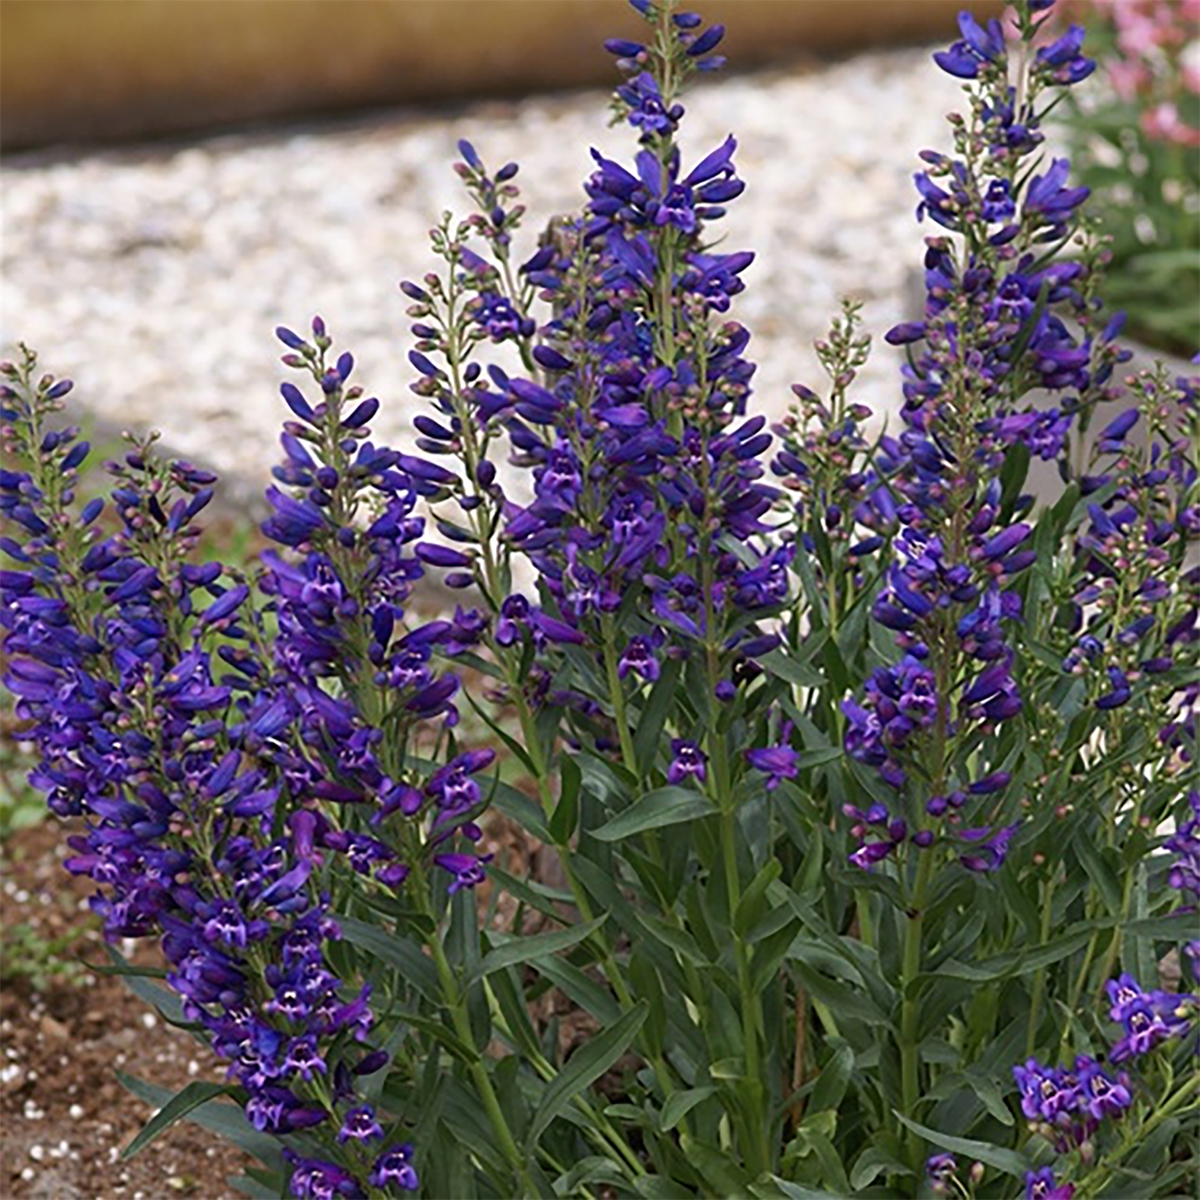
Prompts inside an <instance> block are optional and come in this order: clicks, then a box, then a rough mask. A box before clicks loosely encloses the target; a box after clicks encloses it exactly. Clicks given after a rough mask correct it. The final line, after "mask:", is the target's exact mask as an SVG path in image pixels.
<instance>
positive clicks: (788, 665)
mask: <svg viewBox="0 0 1200 1200" xmlns="http://www.w3.org/2000/svg"><path fill="white" fill-rule="evenodd" d="M755 662H757V663H759V664H760V665H761V666H763V667H765V668H766V669H767V671H768V672H769V673H770V674H772V675H774V676H775V677H776V678H777V679H783V680H785V681H786V682H788V683H791V684H794V685H795V686H796V687H808V688H819V687H824V686H825V676H824V675H822V674H821V673H820V672H819V671H815V670H813V668H812V667H810V666H807V665H806V664H804V663H802V662H797V661H796V659H794V658H792V657H790V656H789V655H787V654H784V652H783V651H782V650H772V651H770V653H768V654H762V655H759V657H758V658H757V659H755Z"/></svg>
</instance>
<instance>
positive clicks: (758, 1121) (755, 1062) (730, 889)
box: [721, 807, 771, 1176]
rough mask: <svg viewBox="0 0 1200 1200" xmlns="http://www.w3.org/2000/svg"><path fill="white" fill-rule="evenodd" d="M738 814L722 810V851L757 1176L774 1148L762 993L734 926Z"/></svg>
mask: <svg viewBox="0 0 1200 1200" xmlns="http://www.w3.org/2000/svg"><path fill="white" fill-rule="evenodd" d="M736 833H737V815H736V813H735V812H734V810H733V809H732V808H730V807H725V808H724V809H723V811H722V813H721V855H722V859H723V863H724V871H725V889H726V894H727V896H728V898H729V924H730V928H731V932H732V934H733V950H734V957H735V960H736V962H737V980H738V996H739V999H740V1001H741V1010H742V1041H743V1042H744V1043H745V1049H746V1081H747V1088H746V1092H747V1100H748V1101H750V1103H748V1104H747V1108H748V1110H749V1111H747V1112H746V1113H745V1121H744V1131H743V1136H744V1139H745V1143H746V1144H745V1155H746V1165H747V1167H748V1168H749V1169H750V1171H751V1173H752V1174H753V1175H755V1176H758V1175H761V1174H763V1173H765V1172H767V1171H769V1170H770V1169H771V1150H770V1145H769V1142H768V1137H767V1133H768V1125H769V1121H768V1117H767V1114H766V1112H764V1106H763V1099H764V1097H765V1096H766V1092H767V1089H766V1085H765V1083H764V1081H763V1070H762V1062H761V1057H760V1052H759V1036H760V1029H761V1026H762V1009H761V1005H760V1003H759V997H758V996H757V995H756V994H755V992H754V987H753V983H752V981H751V978H750V953H749V950H748V949H747V947H746V943H745V940H744V939H743V938H742V936H741V934H739V933H738V932H737V930H736V929H735V928H734V927H733V926H734V914H735V913H736V912H737V910H738V905H739V903H740V902H741V898H742V887H741V880H740V878H739V876H738V865H737V841H736Z"/></svg>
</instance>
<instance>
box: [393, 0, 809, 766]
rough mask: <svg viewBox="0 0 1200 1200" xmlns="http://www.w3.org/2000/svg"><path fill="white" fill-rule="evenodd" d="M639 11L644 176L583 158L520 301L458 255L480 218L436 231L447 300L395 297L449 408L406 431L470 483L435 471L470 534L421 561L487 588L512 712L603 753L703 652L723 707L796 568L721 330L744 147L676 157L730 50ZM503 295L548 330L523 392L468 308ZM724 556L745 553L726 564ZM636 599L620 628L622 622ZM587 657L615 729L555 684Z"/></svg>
mask: <svg viewBox="0 0 1200 1200" xmlns="http://www.w3.org/2000/svg"><path fill="white" fill-rule="evenodd" d="M635 7H636V8H638V11H639V12H641V13H642V15H644V16H645V17H646V18H647V20H649V21H651V22H652V23H654V24H655V25H656V26H661V27H662V29H663V30H665V31H666V33H665V35H664V36H663V37H658V38H656V40H655V43H654V45H653V46H652V47H650V48H647V47H646V46H642V45H641V44H640V43H630V42H613V43H610V44H609V49H610V50H612V51H613V52H614V53H616V54H617V55H618V60H619V65H620V66H621V67H622V69H623V70H624V71H625V72H626V74H627V76H628V79H627V81H626V82H625V83H623V84H622V85H621V87H620V88H619V89H618V92H617V99H616V103H617V108H618V111H619V113H620V115H621V117H622V119H625V120H627V121H628V123H629V124H630V125H631V126H633V127H634V128H635V129H636V130H638V132H639V134H640V141H641V149H640V150H639V151H638V152H637V154H636V156H635V159H634V162H633V163H632V164H630V166H628V167H626V166H624V165H622V164H621V163H618V162H616V161H614V160H611V159H608V158H605V157H603V156H601V155H599V154H594V156H593V157H594V158H595V161H596V170H595V171H594V172H593V174H592V176H591V178H590V179H589V180H588V182H587V184H586V192H587V196H588V202H587V206H586V211H585V213H584V215H583V217H582V218H581V219H578V220H575V219H563V220H561V221H559V222H556V224H555V225H554V226H553V227H552V228H551V229H550V230H549V231H548V233H547V235H546V236H545V237H544V238H543V239H542V244H541V247H540V248H539V250H538V251H537V252H536V253H535V254H534V255H533V257H532V258H530V259H528V260H527V261H526V262H525V263H524V264H522V265H521V266H520V267H519V269H518V271H517V273H516V278H517V279H519V280H521V283H520V284H519V285H518V284H517V283H516V280H514V278H513V276H512V274H511V272H509V271H508V268H507V247H505V248H504V254H503V255H501V253H500V252H499V250H498V249H497V247H496V245H495V239H494V238H490V237H489V241H490V243H491V252H492V256H493V259H494V261H493V262H492V263H488V262H487V261H486V260H485V259H483V258H482V257H480V256H479V255H477V254H475V252H474V251H472V250H471V249H470V248H469V247H468V246H467V245H466V244H465V243H466V241H467V240H468V239H469V237H470V236H471V234H472V232H473V231H476V230H479V229H481V228H483V222H484V217H486V214H480V215H478V216H477V217H476V218H473V219H472V220H469V221H467V222H464V223H462V224H461V225H459V226H457V227H455V229H454V230H451V229H450V227H449V226H448V225H446V226H444V227H443V228H441V229H440V230H437V231H435V233H434V248H435V250H436V251H437V252H438V253H440V254H441V255H442V256H443V257H444V258H445V259H446V261H447V263H448V266H449V274H448V277H447V278H446V279H444V280H443V279H441V278H439V277H438V276H436V275H431V276H428V277H426V279H425V280H424V281H423V282H422V284H421V285H419V286H418V285H417V284H415V283H408V284H405V285H404V290H405V292H406V294H407V295H408V296H409V297H410V298H411V299H413V300H414V301H415V302H416V303H415V304H414V306H413V307H412V308H411V309H410V312H411V313H412V315H413V316H414V317H416V318H417V319H418V321H419V323H418V324H417V325H414V326H413V332H414V333H415V334H416V335H417V337H418V339H419V341H418V348H417V349H416V350H415V351H414V352H413V354H412V356H411V361H412V362H413V365H414V366H415V367H416V369H417V370H418V372H419V373H420V375H421V379H420V380H419V382H418V383H417V385H416V390H417V391H418V392H419V393H420V394H421V395H424V396H428V397H430V398H431V399H433V401H434V403H435V405H436V406H437V408H438V409H439V411H440V416H439V419H438V420H436V421H435V420H431V419H430V418H426V417H420V418H418V419H417V426H418V429H419V430H420V432H421V434H422V435H423V437H422V439H421V441H420V442H419V444H420V445H421V447H422V449H423V450H425V451H426V452H429V453H433V454H439V455H453V456H455V457H457V458H458V459H460V461H461V464H462V471H461V474H455V473H454V472H453V471H452V470H446V469H445V468H442V467H441V466H440V464H438V465H435V464H434V463H428V464H427V465H426V467H425V468H424V472H425V473H424V475H423V477H425V478H430V479H436V480H437V482H438V483H439V484H440V485H443V486H444V487H445V498H449V497H450V496H453V498H454V501H455V503H457V505H458V507H459V509H460V510H461V511H462V513H463V514H465V517H466V521H467V525H466V526H465V527H464V525H463V524H462V523H461V521H460V522H457V523H456V522H451V521H450V520H449V519H448V518H447V519H443V518H441V517H440V516H439V518H438V520H437V530H438V532H439V533H440V534H441V535H442V537H443V538H444V539H445V540H444V541H443V542H441V543H437V544H435V543H433V542H422V543H421V545H420V546H418V548H417V553H418V556H419V557H420V558H421V559H422V560H423V561H424V562H425V563H427V564H430V565H434V566H438V567H444V568H446V569H447V570H448V572H449V573H448V574H447V576H446V582H447V583H448V584H449V585H450V586H455V587H458V586H469V585H471V584H477V585H478V586H479V587H480V589H481V590H482V591H483V592H484V594H485V595H487V596H488V597H489V598H490V600H491V602H492V605H493V608H494V609H496V610H498V619H496V620H495V621H494V622H489V621H487V620H485V621H484V622H483V624H482V625H481V627H480V629H479V631H478V638H477V641H478V642H479V644H481V645H486V646H488V647H490V649H491V650H492V651H493V652H494V653H495V654H496V655H497V656H498V657H499V658H500V660H501V662H502V663H505V664H507V667H506V670H505V675H506V683H507V687H508V692H509V695H510V696H511V697H513V698H514V699H515V700H516V702H517V703H518V705H519V706H523V707H524V708H526V709H527V710H529V711H530V712H532V711H533V710H536V709H538V708H542V707H545V706H547V705H551V706H555V705H557V706H562V707H566V708H568V709H570V710H571V711H572V713H573V719H575V720H576V722H577V723H580V722H582V723H585V724H588V723H590V725H591V727H592V731H591V735H590V736H591V737H592V738H594V739H595V740H596V742H597V744H603V745H621V746H627V744H628V741H629V730H628V728H626V727H625V722H624V718H623V717H622V716H621V711H622V710H623V709H624V706H625V703H626V700H627V698H628V696H629V695H630V694H631V693H633V692H636V690H637V689H638V688H640V687H641V686H642V685H645V684H653V683H654V682H655V681H656V680H657V679H658V678H659V676H660V674H661V672H662V670H663V666H664V664H665V663H667V662H671V661H684V660H687V659H688V658H690V657H694V656H696V655H698V654H701V653H702V654H703V655H704V656H705V661H706V662H707V664H708V666H709V668H710V675H711V676H712V677H711V679H710V681H709V686H710V687H711V688H712V689H713V693H714V695H715V696H716V697H717V698H719V699H729V698H730V697H732V696H733V695H734V694H736V690H737V685H736V683H735V676H737V677H738V678H748V677H749V676H751V675H752V674H753V671H754V666H753V663H754V660H755V659H756V658H757V657H758V656H760V655H762V654H763V653H766V652H768V651H770V650H771V649H773V648H774V647H776V646H777V645H778V638H777V637H775V636H774V635H773V634H771V633H769V632H764V631H763V630H761V629H758V628H756V627H755V626H754V625H753V624H750V623H748V622H747V621H746V616H747V614H750V615H759V614H761V616H762V617H764V618H765V617H769V616H770V615H771V614H772V612H774V611H776V610H777V608H778V606H779V605H780V603H781V602H782V601H783V600H784V598H785V596H786V594H787V590H788V573H787V566H788V563H789V561H790V560H791V557H792V554H793V550H792V547H791V546H790V545H788V544H786V543H784V544H772V543H770V542H769V541H768V540H767V539H768V535H769V533H770V529H771V527H770V524H769V522H768V521H767V519H766V518H767V517H768V514H769V512H770V509H771V507H772V504H773V503H774V501H775V500H776V498H777V496H778V494H779V493H778V490H777V489H775V488H773V487H771V486H770V485H769V484H767V483H766V482H765V480H764V474H765V472H764V468H763V466H762V463H761V458H762V456H763V454H764V452H765V451H766V449H767V447H768V446H769V444H770V442H771V435H770V434H769V433H768V432H766V431H765V429H764V425H765V422H764V421H763V419H762V418H761V417H759V418H752V419H749V420H746V419H744V412H745V404H746V398H747V396H748V394H749V381H750V377H751V375H752V373H753V370H754V368H753V365H752V364H751V363H749V362H748V361H747V360H746V359H745V357H744V351H745V348H746V345H747V342H748V340H749V334H748V333H747V331H746V330H745V329H744V328H743V327H742V326H741V325H739V324H737V323H736V322H733V321H725V322H724V323H722V324H721V325H719V326H716V325H715V324H714V322H713V319H712V315H713V314H714V313H717V314H720V313H724V312H725V311H726V310H727V309H728V307H729V302H730V299H731V297H733V296H735V295H737V294H738V293H739V292H740V291H741V290H742V286H743V285H742V281H741V279H740V275H741V273H742V271H744V270H745V268H746V267H747V266H748V265H749V263H750V261H751V259H752V255H750V254H742V253H728V254H716V253H713V252H712V251H711V250H710V249H709V248H708V245H709V241H710V238H711V234H710V233H709V232H708V231H709V227H710V226H711V224H712V223H713V222H715V221H717V220H719V219H720V217H721V216H722V215H723V213H724V211H725V210H724V205H725V204H726V203H728V202H729V201H731V200H733V199H735V198H736V197H737V196H738V195H739V194H740V193H741V191H742V189H743V186H744V185H743V184H742V182H741V181H740V180H739V179H738V178H737V175H736V172H735V167H734V162H733V156H734V152H735V149H736V143H735V142H734V140H733V138H728V139H727V140H726V141H725V142H724V143H722V144H721V145H720V146H718V147H717V148H716V149H715V150H713V151H712V152H711V153H710V154H708V155H706V156H705V157H703V158H701V159H700V161H699V162H697V163H695V165H692V166H690V167H689V168H687V169H685V168H684V167H683V165H682V159H681V154H680V151H679V148H678V147H677V145H676V144H675V142H674V133H675V130H676V128H677V126H678V124H679V122H680V120H681V118H682V116H683V107H682V105H680V104H679V103H678V101H677V98H676V97H677V93H678V88H679V86H680V84H681V82H682V80H683V79H685V78H686V76H687V75H688V73H689V72H691V71H692V70H696V69H699V70H710V69H713V68H714V67H716V66H718V65H719V62H718V60H717V59H716V58H715V57H713V56H712V55H710V54H709V51H711V50H712V48H713V47H714V46H715V45H716V44H717V42H718V41H719V40H720V37H721V32H722V31H721V28H720V27H719V26H713V27H711V28H709V29H707V30H705V29H701V28H700V24H701V23H700V19H699V17H697V16H696V15H695V14H692V13H686V12H670V13H664V12H660V11H658V9H657V8H656V7H655V6H653V5H650V4H644V5H635ZM648 66H649V67H652V68H653V69H652V70H647V67H648ZM461 149H462V150H463V154H464V157H465V158H466V160H467V162H466V165H465V167H464V168H463V171H464V174H466V175H467V177H468V178H469V180H470V181H471V182H472V185H473V186H474V187H475V189H476V191H477V192H478V193H479V196H477V198H479V197H481V196H483V194H484V192H485V191H487V187H488V186H490V185H488V184H487V181H488V180H489V179H490V177H489V176H488V175H487V173H486V168H485V167H484V166H483V163H482V160H481V159H480V157H479V155H478V153H477V152H476V151H475V150H474V148H473V147H470V146H467V145H464V146H463V147H461ZM511 174H512V172H511V171H510V170H509V168H505V169H504V171H501V172H498V173H497V176H496V179H497V180H499V178H500V176H501V175H503V176H505V178H506V179H507V178H511ZM488 194H489V195H490V193H488ZM493 223H494V222H493ZM493 287H499V288H500V289H501V290H500V292H499V293H498V295H500V296H502V297H503V299H504V302H505V303H506V304H509V305H511V306H512V308H513V310H514V311H516V312H518V313H521V314H524V313H527V312H528V311H529V310H530V304H531V302H532V301H533V300H534V299H535V298H536V297H540V298H542V299H545V300H548V301H550V302H551V303H552V305H553V317H552V319H551V320H549V321H548V322H546V323H544V324H542V325H540V326H527V325H524V324H521V325H519V327H518V328H517V329H516V334H515V336H517V338H518V340H520V342H521V345H520V350H521V354H522V361H523V365H524V367H525V368H526V372H525V373H524V374H523V375H521V376H516V375H513V374H510V373H509V372H508V371H506V370H503V369H501V368H500V367H499V366H498V365H492V366H490V367H488V368H487V369H486V370H485V369H484V368H483V367H482V366H481V364H480V363H479V362H477V361H474V357H473V356H474V352H475V347H476V344H477V342H478V337H477V336H476V335H475V334H474V333H473V332H472V329H471V328H470V327H468V326H467V325H466V324H464V320H463V318H462V316H461V315H460V313H461V312H462V311H463V306H462V303H461V300H460V297H461V296H463V295H464V294H465V293H467V292H475V293H477V295H480V296H483V295H487V294H489V293H486V289H489V288H493ZM465 311H466V312H467V313H468V314H470V315H472V316H473V319H474V321H475V322H478V321H479V320H480V319H481V316H480V314H481V313H484V312H487V313H491V312H494V311H496V303H494V302H493V301H492V300H488V301H487V303H486V304H481V303H478V302H476V301H472V302H470V304H468V305H467V308H466V310H465ZM489 336H491V334H490V333H489ZM500 438H505V439H507V442H508V444H509V446H510V447H511V451H512V456H511V459H510V462H511V463H512V464H514V465H515V466H517V467H519V468H521V469H522V470H523V471H524V472H525V477H526V480H527V481H528V491H527V493H526V495H525V496H523V495H521V493H520V492H519V490H517V489H513V490H511V491H506V489H505V487H504V486H503V483H502V473H501V471H499V470H498V469H497V465H496V463H495V461H494V459H493V452H492V447H493V444H494V443H495V441H496V440H497V439H500ZM409 469H410V470H412V471H413V472H417V470H418V469H417V468H416V467H415V466H414V467H410V468H409ZM526 496H527V497H528V498H526ZM495 532H498V534H499V538H498V543H497V541H496V540H494V539H493V536H492V535H493V533H495ZM722 539H736V540H737V542H739V543H740V546H741V550H740V552H738V553H735V552H734V550H733V548H732V547H731V546H729V545H727V544H725V543H724V542H723V540H722ZM517 559H523V560H524V562H525V563H526V564H527V566H526V567H525V568H523V569H524V570H525V571H526V572H527V571H528V569H529V568H532V572H533V576H534V580H535V582H536V587H537V596H536V598H534V599H531V598H530V597H529V595H528V594H527V593H526V592H522V591H516V590H513V588H512V583H511V581H512V577H513V574H514V571H515V570H517V569H522V568H514V567H513V566H512V565H511V564H512V563H513V562H514V561H515V560H517ZM630 598H634V599H635V600H636V604H635V607H634V609H633V614H632V615H631V619H629V620H625V619H622V620H621V621H620V622H618V621H617V613H618V610H619V609H621V610H622V611H627V610H628V607H629V605H628V602H629V599H630ZM618 625H620V630H619V631H618ZM585 643H586V644H590V645H598V646H601V647H603V651H602V654H601V662H600V663H599V664H598V665H599V666H600V667H601V668H602V670H603V671H604V672H605V673H606V677H607V679H608V681H609V684H610V689H609V691H610V694H609V701H610V705H611V708H612V712H611V714H605V713H603V712H601V711H597V709H596V707H595V705H594V704H593V703H590V702H586V701H584V700H583V699H582V698H581V696H580V694H579V691H578V690H576V689H572V688H569V687H563V686H562V683H561V682H559V683H558V684H554V685H552V681H554V680H560V681H561V680H562V678H563V669H562V663H563V659H564V654H565V652H566V651H567V650H568V649H570V648H571V647H574V646H579V645H583V644H585ZM527 651H532V657H531V658H530V659H528V660H525V661H523V656H525V655H526V653H527ZM518 664H521V665H520V666H519V667H518ZM609 715H611V717H612V719H613V720H615V722H616V723H617V729H616V730H615V731H614V730H613V729H612V727H611V725H606V721H607V719H608V716H609ZM614 732H615V734H616V736H615V738H614V737H613V736H612V735H613V733H614ZM682 769H683V768H681V767H680V768H677V769H676V773H678V770H682ZM686 773H691V774H696V771H695V770H694V769H693V770H690V771H689V772H686Z"/></svg>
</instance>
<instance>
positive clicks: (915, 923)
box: [900, 851, 933, 1166]
mask: <svg viewBox="0 0 1200 1200" xmlns="http://www.w3.org/2000/svg"><path fill="white" fill-rule="evenodd" d="M918 857H919V865H918V867H917V883H916V887H915V888H914V889H913V893H912V898H911V900H910V902H909V908H908V916H907V921H906V924H905V927H904V951H903V954H904V957H903V961H902V965H901V970H900V992H901V995H902V997H903V999H902V1000H901V1005H900V1095H901V1107H902V1108H903V1110H904V1115H905V1116H906V1117H908V1118H909V1119H910V1120H912V1119H914V1118H915V1115H916V1109H917V1104H918V1103H919V1097H920V1091H921V1046H920V1036H919V1035H920V1009H919V1006H918V1003H917V997H916V994H915V992H914V991H913V984H914V983H915V981H916V978H917V976H918V975H919V974H920V972H921V934H922V930H923V926H924V921H925V911H924V910H925V893H926V892H927V891H928V889H929V880H930V876H931V875H932V873H933V855H932V854H931V853H929V852H928V851H924V852H922V853H921V854H920V855H919V856H918ZM905 1140H906V1142H907V1145H908V1156H909V1159H910V1161H911V1162H912V1163H913V1164H915V1165H917V1166H919V1165H920V1158H921V1137H920V1135H919V1134H917V1133H915V1132H914V1131H913V1130H911V1129H910V1130H908V1131H907V1133H906V1135H905Z"/></svg>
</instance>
